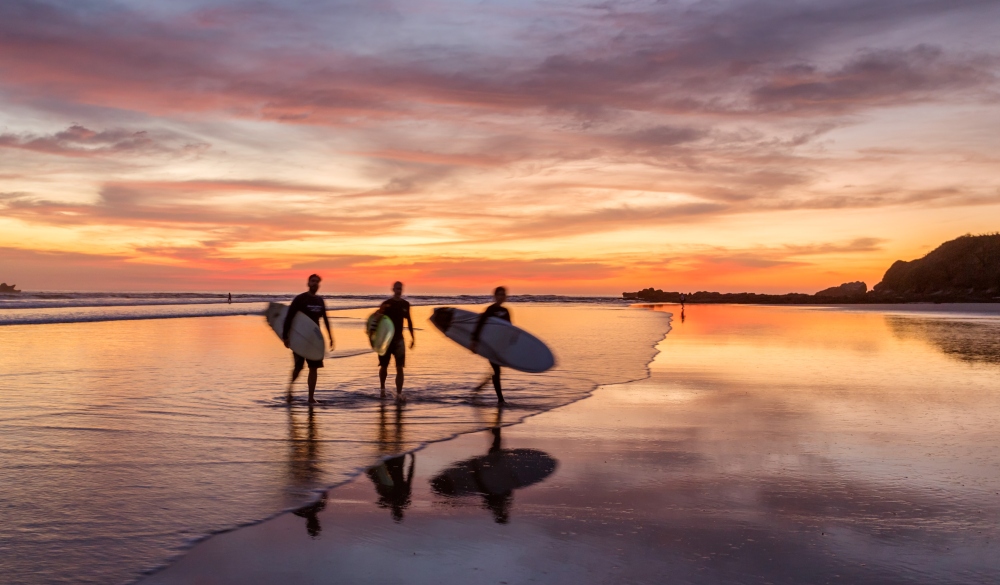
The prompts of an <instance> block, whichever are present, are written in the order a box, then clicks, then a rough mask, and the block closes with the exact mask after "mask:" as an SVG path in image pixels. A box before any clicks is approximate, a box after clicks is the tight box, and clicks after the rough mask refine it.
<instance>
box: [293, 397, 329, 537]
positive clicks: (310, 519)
mask: <svg viewBox="0 0 1000 585" xmlns="http://www.w3.org/2000/svg"><path fill="white" fill-rule="evenodd" d="M301 426H302V425H301V424H300V423H299V422H298V421H296V420H295V414H294V412H293V411H292V410H291V409H289V411H288V441H289V447H290V449H289V458H288V479H289V485H290V486H291V487H292V488H294V491H295V492H301V491H306V490H312V489H313V488H314V487H315V486H316V484H317V483H319V478H320V475H321V474H322V473H323V470H322V469H321V468H320V466H319V457H320V453H319V441H318V436H317V432H316V414H315V412H314V411H313V408H312V407H311V406H310V407H309V413H308V415H307V418H306V425H305V427H306V428H305V436H304V437H303V436H302V429H301ZM293 496H294V497H300V495H299V494H298V493H295V494H293ZM325 507H326V494H325V493H324V494H323V495H322V496H321V497H320V499H319V501H317V502H314V503H312V504H309V505H308V506H304V507H302V508H299V509H298V510H296V511H295V512H294V513H295V515H296V516H300V517H302V518H305V519H306V531H307V532H308V533H309V536H312V537H316V536H317V535H319V533H320V530H321V528H320V525H319V517H318V514H319V513H320V512H322V511H323V509H324V508H325Z"/></svg>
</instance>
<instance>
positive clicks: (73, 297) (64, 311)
mask: <svg viewBox="0 0 1000 585" xmlns="http://www.w3.org/2000/svg"><path fill="white" fill-rule="evenodd" d="M295 294H297V293H284V294H275V293H238V294H235V295H233V300H232V303H230V302H229V300H228V297H227V295H226V294H219V293H198V292H180V293H176V292H175V293H164V292H120V293H105V292H102V293H94V292H69V291H40V292H31V291H28V292H22V293H20V294H0V326H3V325H41V324H46V323H83V322H97V321H132V320H145V319H171V318H181V317H222V316H225V315H254V314H259V313H261V312H263V311H264V308H265V307H266V306H267V303H269V302H278V303H289V302H291V300H292V299H293V298H294V297H295ZM321 294H322V293H321ZM324 298H325V299H326V304H327V308H328V309H330V310H334V309H357V308H365V307H373V306H374V307H377V306H378V305H379V303H381V302H382V301H383V300H384V299H385V298H386V296H385V295H324ZM407 298H408V299H409V300H410V302H411V303H412V304H414V305H439V306H441V305H444V306H448V305H464V304H478V303H489V302H492V297H490V296H486V295H456V296H440V295H435V296H429V295H415V296H407ZM509 300H510V302H515V303H516V302H523V303H562V304H580V303H585V304H599V305H607V306H627V303H625V302H624V301H622V300H621V299H619V298H614V297H568V296H560V295H512V296H511V297H510V299H509Z"/></svg>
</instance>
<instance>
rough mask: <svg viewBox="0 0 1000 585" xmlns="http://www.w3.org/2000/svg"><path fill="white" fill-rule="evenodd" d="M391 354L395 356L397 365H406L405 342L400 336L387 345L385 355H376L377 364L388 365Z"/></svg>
mask: <svg viewBox="0 0 1000 585" xmlns="http://www.w3.org/2000/svg"><path fill="white" fill-rule="evenodd" d="M393 356H395V357H396V365H397V366H399V367H401V368H402V367H404V366H406V343H405V342H404V341H403V338H402V337H400V338H399V339H397V340H396V341H394V342H392V343H391V344H390V345H389V349H388V351H386V352H385V355H380V356H378V365H380V366H388V365H389V360H391V359H392V357H393Z"/></svg>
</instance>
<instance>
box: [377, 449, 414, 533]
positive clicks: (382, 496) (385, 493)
mask: <svg viewBox="0 0 1000 585" xmlns="http://www.w3.org/2000/svg"><path fill="white" fill-rule="evenodd" d="M416 464H417V456H416V455H414V454H413V453H410V467H409V470H404V467H405V465H406V455H405V454H404V455H400V456H399V457H393V458H391V459H386V460H385V461H383V462H382V464H381V465H377V466H375V467H372V468H371V469H369V470H368V471H367V474H368V478H369V479H371V480H372V483H374V484H375V491H376V492H378V507H379V508H388V509H389V513H390V514H392V519H393V520H395V521H396V522H401V521H402V520H403V510H405V509H406V508H407V507H409V505H410V496H411V494H412V493H413V468H414V467H415V466H416Z"/></svg>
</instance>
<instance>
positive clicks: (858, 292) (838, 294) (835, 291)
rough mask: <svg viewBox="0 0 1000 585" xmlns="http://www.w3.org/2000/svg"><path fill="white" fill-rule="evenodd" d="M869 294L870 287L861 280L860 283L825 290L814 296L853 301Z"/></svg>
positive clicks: (846, 283)
mask: <svg viewBox="0 0 1000 585" xmlns="http://www.w3.org/2000/svg"><path fill="white" fill-rule="evenodd" d="M867 292H868V285H867V284H865V283H863V282H861V281H860V280H859V281H858V282H845V283H844V284H842V285H840V286H831V287H830V288H824V289H823V290H821V291H819V292H818V293H816V294H815V295H814V296H817V297H825V298H831V299H853V298H858V297H863V296H865V293H867Z"/></svg>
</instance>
